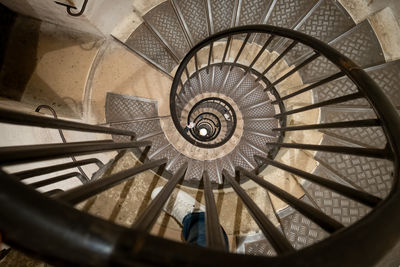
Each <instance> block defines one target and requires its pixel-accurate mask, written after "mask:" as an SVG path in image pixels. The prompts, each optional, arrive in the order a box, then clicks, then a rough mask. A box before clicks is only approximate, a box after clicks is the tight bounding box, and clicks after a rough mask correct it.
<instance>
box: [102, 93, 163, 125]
mask: <svg viewBox="0 0 400 267" xmlns="http://www.w3.org/2000/svg"><path fill="white" fill-rule="evenodd" d="M157 109H158V108H157V101H154V100H150V99H146V98H141V97H135V96H127V95H120V94H115V93H107V96H106V121H107V122H108V123H113V122H120V121H122V122H124V121H129V120H137V119H145V118H151V117H157V116H158V110H157Z"/></svg>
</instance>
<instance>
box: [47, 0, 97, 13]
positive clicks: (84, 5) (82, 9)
mask: <svg viewBox="0 0 400 267" xmlns="http://www.w3.org/2000/svg"><path fill="white" fill-rule="evenodd" d="M88 1H89V0H84V2H83V5H82V8H81V11H79V12H78V13H73V12H72V10H73V9H74V10H75V9H77V8H76V7H74V6H71V5H68V4H65V3H61V2H57V1H54V3H56V4H57V5H61V6H65V7H66V8H67V13H68V14H69V15H70V16H73V17H79V16H81V15H82V14H83V13H84V12H85V9H86V5H87V3H88Z"/></svg>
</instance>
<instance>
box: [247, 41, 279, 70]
mask: <svg viewBox="0 0 400 267" xmlns="http://www.w3.org/2000/svg"><path fill="white" fill-rule="evenodd" d="M274 38H275V35H271V36H270V37H269V38H268V39H267V41H266V42H265V44H264V46H263V47H262V48H261V50H260V51H259V52H258V54H257V56H256V57H255V58H254V59H253V61H252V62H251V63H250V65H249V66H248V67H247V69H246V71H245V74H246V73H247V72H249V71H250V69H251V68H252V67H253V66H254V64H256V62H257V60H258V59H259V58H260V57H261V55H262V54H263V53H264V51H265V49H267V47H268V45H269V44H270V43H271V42H272V40H273V39H274Z"/></svg>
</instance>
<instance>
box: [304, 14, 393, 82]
mask: <svg viewBox="0 0 400 267" xmlns="http://www.w3.org/2000/svg"><path fill="white" fill-rule="evenodd" d="M331 46H332V47H333V48H335V49H336V50H338V51H339V52H340V53H342V54H344V55H345V56H347V57H349V58H350V59H352V60H353V61H354V62H355V63H357V64H358V65H360V66H362V67H370V66H375V65H378V64H382V63H384V62H385V58H384V56H383V52H382V48H381V46H380V44H379V41H378V39H377V37H376V35H375V32H374V31H373V29H372V27H371V25H370V23H369V21H368V20H365V21H363V22H361V23H360V24H358V25H357V26H355V27H354V28H352V29H351V30H349V31H348V32H346V33H345V34H342V35H341V36H340V37H339V38H337V39H336V40H334V41H333V42H332V43H331ZM338 71H339V70H338V68H337V67H336V66H334V65H333V64H332V63H330V61H328V60H327V59H326V58H325V57H319V58H318V59H316V60H314V61H313V62H312V63H310V64H308V65H307V66H306V67H305V68H302V69H301V70H299V74H300V75H301V77H302V79H303V82H304V83H311V82H313V81H316V80H319V79H320V78H322V77H325V76H328V75H331V74H333V73H336V72H338Z"/></svg>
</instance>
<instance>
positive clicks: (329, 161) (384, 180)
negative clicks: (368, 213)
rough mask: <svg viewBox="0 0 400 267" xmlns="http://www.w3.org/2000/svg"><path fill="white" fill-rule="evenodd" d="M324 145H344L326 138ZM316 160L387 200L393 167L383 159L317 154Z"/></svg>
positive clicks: (325, 153)
mask: <svg viewBox="0 0 400 267" xmlns="http://www.w3.org/2000/svg"><path fill="white" fill-rule="evenodd" d="M322 144H323V145H343V144H341V143H339V140H337V139H334V138H330V137H328V136H324V139H323V141H322ZM315 159H316V160H317V161H318V162H320V164H322V165H323V166H324V167H325V168H327V169H329V170H331V171H332V172H334V173H336V174H338V175H339V176H340V177H342V179H344V180H346V181H348V182H349V183H351V184H353V185H355V186H357V187H359V188H361V189H362V190H364V191H366V192H368V193H371V194H373V195H376V196H378V197H381V198H385V197H386V196H387V195H388V194H389V192H390V188H391V187H392V183H393V177H392V174H393V165H392V163H391V162H389V161H387V160H382V159H376V158H368V157H359V156H352V155H343V154H336V153H328V152H317V154H316V155H315Z"/></svg>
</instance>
